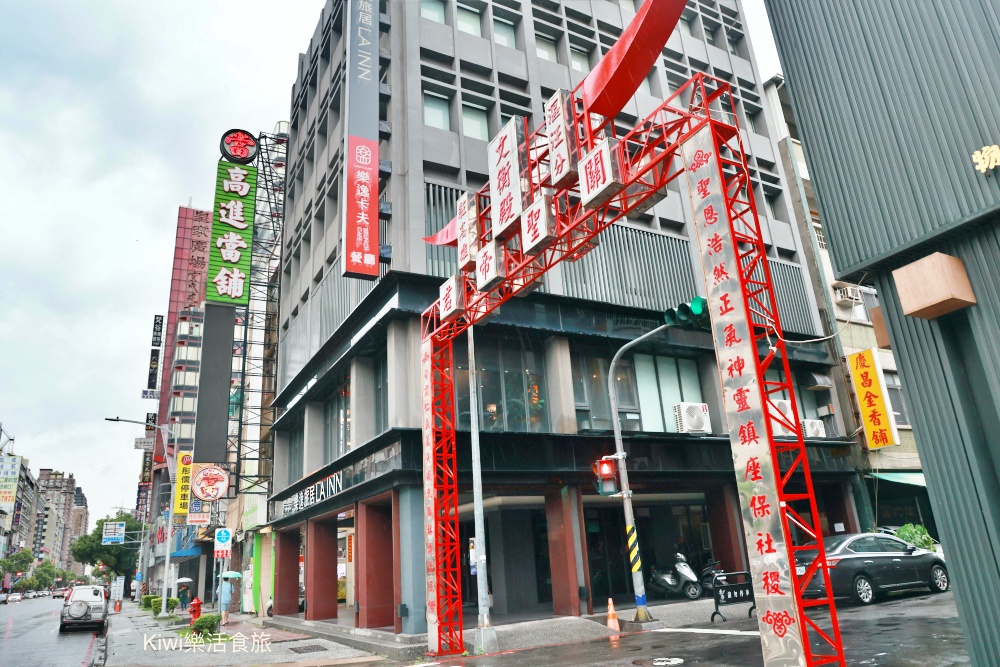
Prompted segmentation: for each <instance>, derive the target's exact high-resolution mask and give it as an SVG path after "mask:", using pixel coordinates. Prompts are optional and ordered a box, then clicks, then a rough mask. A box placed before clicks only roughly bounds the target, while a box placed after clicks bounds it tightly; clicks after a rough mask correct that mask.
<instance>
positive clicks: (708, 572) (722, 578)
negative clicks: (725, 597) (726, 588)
mask: <svg viewBox="0 0 1000 667" xmlns="http://www.w3.org/2000/svg"><path fill="white" fill-rule="evenodd" d="M721 572H722V561H717V560H713V561H711V562H710V563H708V564H707V565H705V567H703V568H702V569H701V588H702V590H703V591H704V592H705V594H706V595H707V596H709V597H713V596H714V595H715V584H716V581H718V583H719V584H720V585H724V584H725V583H726V575H724V574H719V573H721ZM716 574H719V577H718V579H716Z"/></svg>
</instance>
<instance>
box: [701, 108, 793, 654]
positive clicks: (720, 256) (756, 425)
mask: <svg viewBox="0 0 1000 667" xmlns="http://www.w3.org/2000/svg"><path fill="white" fill-rule="evenodd" d="M712 131H713V128H712V125H711V124H706V125H705V126H704V127H703V128H702V129H701V130H700V131H698V132H697V133H695V134H694V135H693V136H691V137H690V138H689V139H687V140H686V141H685V142H684V144H683V145H682V151H683V155H684V161H685V164H686V165H687V178H688V189H689V193H690V195H689V196H690V201H691V210H692V214H693V216H694V218H693V219H694V228H695V238H696V239H697V240H696V242H697V244H698V254H699V256H700V257H701V263H702V269H703V271H704V274H705V285H706V287H707V290H708V303H709V309H710V313H711V318H712V334H713V338H714V341H715V353H716V360H717V362H718V365H719V373H720V375H721V379H722V394H723V405H724V409H725V413H726V420H727V423H728V425H729V438H730V443H731V446H732V451H733V467H734V469H735V472H736V486H737V489H738V493H739V500H740V512H741V515H742V520H743V531H744V535H745V536H746V546H747V553H748V555H749V560H750V575H751V578H752V580H753V589H754V598H755V601H756V604H757V619H758V623H759V626H760V632H761V636H762V637H761V639H762V642H761V643H762V646H763V651H764V664H765V665H767V667H776V666H779V665H780V666H781V667H786V666H789V667H791V666H797V665H805V664H806V655H805V652H804V649H803V646H802V631H801V628H800V627H799V618H800V616H799V613H798V608H797V607H798V605H797V603H796V596H795V594H794V591H793V589H792V580H791V573H790V571H789V566H790V562H789V557H788V554H789V551H788V546H789V545H788V536H787V535H786V534H785V532H784V528H783V526H782V521H781V517H780V515H779V507H780V506H779V499H778V487H777V479H776V476H777V474H778V471H777V462H776V461H775V460H774V458H773V456H772V450H771V444H770V426H769V424H768V423H767V419H766V416H765V412H764V404H765V400H766V398H765V395H764V386H763V378H762V377H758V373H757V363H756V360H757V348H756V342H755V340H754V336H753V332H752V331H751V330H750V324H749V323H750V319H749V316H750V313H749V312H748V311H747V307H746V303H745V301H744V299H743V291H742V287H741V284H740V267H739V265H738V261H739V260H738V259H737V248H736V244H735V241H734V238H733V232H732V227H731V221H730V218H729V213H728V208H727V206H726V199H725V191H724V183H725V181H724V180H723V175H722V170H721V165H720V162H719V159H718V155H717V153H716V148H715V139H714V137H713V135H712Z"/></svg>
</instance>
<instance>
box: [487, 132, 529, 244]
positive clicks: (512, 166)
mask: <svg viewBox="0 0 1000 667" xmlns="http://www.w3.org/2000/svg"><path fill="white" fill-rule="evenodd" d="M487 158H488V159H489V169H490V217H491V219H492V221H493V238H494V239H507V238H509V237H510V236H512V235H513V234H515V233H517V223H518V221H519V220H520V219H521V211H523V210H524V194H525V189H526V188H525V187H524V186H525V185H526V184H523V183H521V173H522V171H524V167H525V164H526V162H527V160H526V159H525V158H526V154H525V148H524V118H522V117H520V116H514V117H513V118H511V119H510V120H509V121H507V124H506V125H504V126H503V129H502V130H500V132H499V133H497V136H495V137H493V141H491V142H490V146H489V151H488V156H487Z"/></svg>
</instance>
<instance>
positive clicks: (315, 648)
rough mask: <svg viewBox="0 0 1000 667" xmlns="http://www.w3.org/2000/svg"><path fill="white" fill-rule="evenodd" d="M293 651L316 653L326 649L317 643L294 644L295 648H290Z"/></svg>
mask: <svg viewBox="0 0 1000 667" xmlns="http://www.w3.org/2000/svg"><path fill="white" fill-rule="evenodd" d="M289 650H291V651H292V652H294V653H318V652H319V651H325V650H326V649H325V648H324V647H322V646H320V645H319V644H308V645H306V646H296V647H295V648H290V649H289Z"/></svg>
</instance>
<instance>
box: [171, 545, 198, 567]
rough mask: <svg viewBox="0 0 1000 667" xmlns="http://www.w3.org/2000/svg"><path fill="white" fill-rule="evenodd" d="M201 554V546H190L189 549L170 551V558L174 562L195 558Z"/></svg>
mask: <svg viewBox="0 0 1000 667" xmlns="http://www.w3.org/2000/svg"><path fill="white" fill-rule="evenodd" d="M200 555H201V547H191V548H190V549H184V550H183V551H172V552H171V553H170V560H171V561H173V562H175V563H180V562H183V561H186V560H191V559H192V558H197V557H198V556H200Z"/></svg>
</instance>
